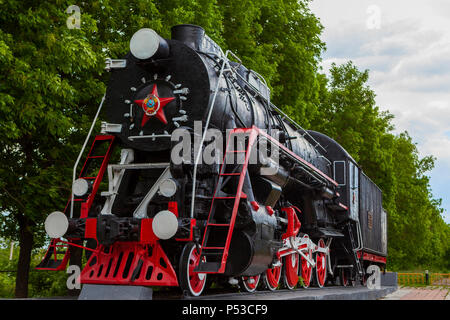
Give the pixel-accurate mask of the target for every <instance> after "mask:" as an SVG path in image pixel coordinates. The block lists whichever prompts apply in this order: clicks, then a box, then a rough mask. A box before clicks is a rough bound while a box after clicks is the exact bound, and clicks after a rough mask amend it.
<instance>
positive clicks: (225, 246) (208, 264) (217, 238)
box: [195, 129, 258, 273]
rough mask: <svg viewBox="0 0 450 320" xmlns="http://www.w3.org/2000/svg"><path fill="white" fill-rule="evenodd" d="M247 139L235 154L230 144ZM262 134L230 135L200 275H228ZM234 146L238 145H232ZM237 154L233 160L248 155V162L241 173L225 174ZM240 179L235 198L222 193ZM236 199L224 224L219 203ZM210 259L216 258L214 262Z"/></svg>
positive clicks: (241, 131)
mask: <svg viewBox="0 0 450 320" xmlns="http://www.w3.org/2000/svg"><path fill="white" fill-rule="evenodd" d="M239 135H241V136H242V135H244V136H245V137H248V141H247V147H245V144H244V145H243V144H241V146H242V145H243V147H244V148H243V149H240V150H235V148H233V147H231V149H230V148H229V147H230V141H233V142H234V137H235V136H239ZM257 135H258V133H257V131H255V130H253V129H234V130H232V131H231V132H230V134H229V135H228V140H227V147H226V149H225V154H224V157H223V162H222V165H221V167H220V171H219V172H220V173H219V180H218V182H217V185H216V189H215V191H214V196H213V197H212V201H211V208H210V211H209V216H208V220H207V224H206V228H205V232H204V235H203V242H202V246H201V251H200V259H199V261H200V263H199V265H198V266H197V268H196V269H195V271H196V272H202V273H224V272H225V266H226V263H227V257H228V250H229V248H230V243H231V238H232V235H233V229H234V224H235V221H236V216H237V212H238V207H239V203H240V200H241V199H244V198H247V195H246V194H245V193H244V192H242V187H243V185H244V180H245V175H246V173H247V167H248V162H249V158H250V151H251V148H252V146H253V144H254V142H255V140H256V137H257ZM232 146H234V143H233V144H232ZM230 154H233V157H232V159H233V160H234V158H235V157H234V155H238V154H244V155H245V159H244V161H243V163H242V164H239V166H241V171H240V172H225V169H226V167H227V163H226V161H227V160H229V159H230V157H229V156H228V157H227V155H230ZM232 178H235V179H237V178H238V179H239V180H238V183H237V187H236V193H235V194H227V193H225V192H223V191H222V187H224V185H225V184H226V183H227V182H229V181H230V179H232ZM224 179H225V182H224ZM232 199H234V204H233V209H232V212H231V216H230V218H229V221H220V220H221V219H222V220H223V219H224V217H223V216H221V217H215V213H216V208H217V202H220V201H230V200H232ZM209 257H213V258H212V261H207V260H209V259H208V258H209Z"/></svg>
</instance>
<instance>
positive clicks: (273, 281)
mask: <svg viewBox="0 0 450 320" xmlns="http://www.w3.org/2000/svg"><path fill="white" fill-rule="evenodd" d="M281 268H282V266H278V267H273V268H272V269H267V270H266V272H264V275H263V283H264V286H265V287H266V288H267V289H269V290H270V291H274V290H276V289H277V288H278V285H279V284H280V279H281Z"/></svg>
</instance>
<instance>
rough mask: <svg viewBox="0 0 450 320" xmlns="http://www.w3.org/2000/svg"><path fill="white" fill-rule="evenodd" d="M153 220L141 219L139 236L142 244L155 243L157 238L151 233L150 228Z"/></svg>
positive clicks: (151, 229)
mask: <svg viewBox="0 0 450 320" xmlns="http://www.w3.org/2000/svg"><path fill="white" fill-rule="evenodd" d="M152 222H153V219H141V236H140V240H141V242H142V243H155V242H156V241H157V240H159V239H158V237H157V236H156V235H155V233H154V232H153V228H152Z"/></svg>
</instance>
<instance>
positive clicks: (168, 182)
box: [159, 179, 177, 198]
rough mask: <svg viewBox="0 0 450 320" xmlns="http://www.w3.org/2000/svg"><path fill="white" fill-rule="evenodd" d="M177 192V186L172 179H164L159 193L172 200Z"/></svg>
mask: <svg viewBox="0 0 450 320" xmlns="http://www.w3.org/2000/svg"><path fill="white" fill-rule="evenodd" d="M176 192H177V184H176V182H175V181H173V180H172V179H164V180H163V181H161V184H160V185H159V193H161V194H162V195H163V196H164V197H167V198H170V197H171V196H173V195H174V194H175V193H176Z"/></svg>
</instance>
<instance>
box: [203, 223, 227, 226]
mask: <svg viewBox="0 0 450 320" xmlns="http://www.w3.org/2000/svg"><path fill="white" fill-rule="evenodd" d="M207 226H214V227H229V226H230V224H229V223H208V224H207Z"/></svg>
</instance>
